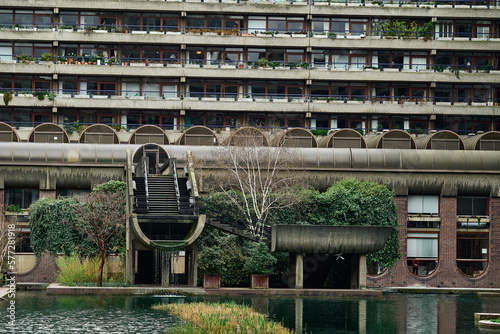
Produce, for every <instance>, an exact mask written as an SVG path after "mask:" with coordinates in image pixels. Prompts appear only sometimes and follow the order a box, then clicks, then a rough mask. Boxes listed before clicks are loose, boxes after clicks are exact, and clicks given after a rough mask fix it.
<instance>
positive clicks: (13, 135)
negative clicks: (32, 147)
mask: <svg viewBox="0 0 500 334" xmlns="http://www.w3.org/2000/svg"><path fill="white" fill-rule="evenodd" d="M0 141H4V142H19V135H18V134H17V132H16V130H14V128H13V127H12V126H10V125H9V124H7V123H4V122H0Z"/></svg>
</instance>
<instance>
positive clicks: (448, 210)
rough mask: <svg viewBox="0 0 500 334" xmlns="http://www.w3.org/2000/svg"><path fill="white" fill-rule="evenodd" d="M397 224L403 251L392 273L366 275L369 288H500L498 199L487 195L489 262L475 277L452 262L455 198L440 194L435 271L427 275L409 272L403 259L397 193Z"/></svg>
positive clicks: (403, 214)
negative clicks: (415, 286)
mask: <svg viewBox="0 0 500 334" xmlns="http://www.w3.org/2000/svg"><path fill="white" fill-rule="evenodd" d="M396 204H397V206H398V215H399V223H400V224H401V226H400V248H401V253H402V254H403V255H402V256H401V258H400V259H399V260H398V262H397V263H396V264H395V265H394V267H393V269H392V272H391V273H388V272H387V271H386V272H385V273H383V274H381V275H379V276H376V277H373V276H368V277H367V285H368V286H370V287H381V286H383V287H390V286H411V285H416V284H418V285H425V286H430V287H464V288H493V287H494V288H498V287H500V274H499V273H498V271H499V270H498V269H499V267H500V198H490V219H491V222H490V236H489V238H490V240H489V249H488V251H489V264H488V267H487V268H486V270H485V272H484V273H483V274H481V275H480V276H478V277H467V276H465V275H463V274H462V273H460V271H459V270H458V268H457V265H456V253H457V250H456V247H457V213H456V212H457V200H456V197H441V198H440V204H439V212H440V216H441V228H440V239H439V262H438V267H437V270H436V271H435V272H434V273H433V274H431V275H430V276H425V277H420V276H416V275H413V274H412V273H410V271H409V270H408V267H407V262H406V233H407V228H406V219H407V206H408V200H407V197H406V196H397V197H396Z"/></svg>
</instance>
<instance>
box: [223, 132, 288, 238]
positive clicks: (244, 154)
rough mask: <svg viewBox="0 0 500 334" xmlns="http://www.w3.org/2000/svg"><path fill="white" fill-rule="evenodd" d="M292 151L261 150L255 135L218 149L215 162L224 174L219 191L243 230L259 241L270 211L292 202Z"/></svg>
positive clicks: (243, 137) (264, 148) (244, 135)
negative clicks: (240, 219) (243, 223)
mask: <svg viewBox="0 0 500 334" xmlns="http://www.w3.org/2000/svg"><path fill="white" fill-rule="evenodd" d="M293 151H294V150H293V149H291V148H287V147H284V146H283V145H281V146H278V147H268V146H263V140H262V138H261V137H260V136H258V135H255V133H253V132H252V133H250V132H249V133H247V134H245V133H241V135H240V137H239V138H237V139H234V138H233V140H232V141H231V143H230V144H228V145H225V146H223V147H222V149H221V151H220V157H219V158H218V159H217V160H218V162H217V163H218V165H219V167H222V169H223V170H224V176H223V177H222V178H221V179H220V182H219V185H218V186H219V189H220V190H221V191H222V192H223V193H224V194H225V196H226V197H227V199H228V200H229V201H230V203H232V204H233V205H234V206H235V207H236V208H237V209H238V211H239V212H241V213H242V214H243V216H244V219H245V221H246V224H247V228H248V229H249V230H250V232H251V233H252V234H253V235H254V236H257V237H262V236H263V232H264V227H265V222H266V221H267V220H268V217H269V214H270V212H271V211H272V210H273V209H276V208H283V207H286V206H289V205H292V204H293V203H295V202H296V197H295V192H294V191H292V189H291V188H292V187H293V186H294V184H295V179H294V178H293V177H292V176H291V175H293V173H290V172H289V171H290V167H291V162H293V161H294V159H293Z"/></svg>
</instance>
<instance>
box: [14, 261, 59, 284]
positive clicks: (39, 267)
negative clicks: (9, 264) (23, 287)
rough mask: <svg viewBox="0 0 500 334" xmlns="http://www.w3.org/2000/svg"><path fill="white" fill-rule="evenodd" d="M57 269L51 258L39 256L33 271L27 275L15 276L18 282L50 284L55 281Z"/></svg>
mask: <svg viewBox="0 0 500 334" xmlns="http://www.w3.org/2000/svg"><path fill="white" fill-rule="evenodd" d="M57 271H58V267H57V265H56V261H55V259H54V258H53V257H51V256H49V255H48V254H44V255H42V256H40V258H39V259H38V260H37V263H36V265H35V267H34V268H33V269H31V270H30V271H28V272H27V273H22V274H17V277H16V278H17V281H18V282H35V283H52V282H55V281H56V273H57Z"/></svg>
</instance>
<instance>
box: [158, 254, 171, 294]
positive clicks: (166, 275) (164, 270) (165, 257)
mask: <svg viewBox="0 0 500 334" xmlns="http://www.w3.org/2000/svg"><path fill="white" fill-rule="evenodd" d="M160 254H161V256H160V263H161V287H162V288H168V287H169V286H170V258H171V256H172V254H171V253H170V252H164V251H162V252H161V253H160Z"/></svg>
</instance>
